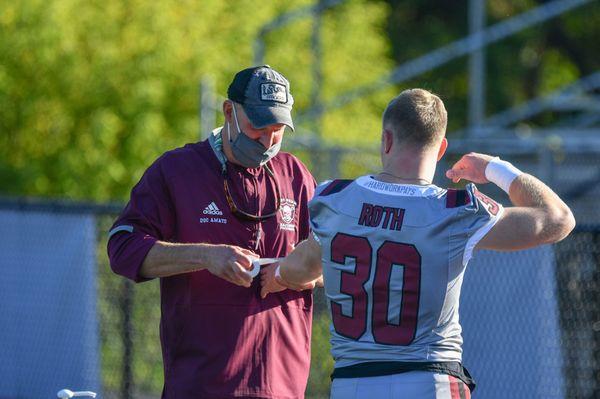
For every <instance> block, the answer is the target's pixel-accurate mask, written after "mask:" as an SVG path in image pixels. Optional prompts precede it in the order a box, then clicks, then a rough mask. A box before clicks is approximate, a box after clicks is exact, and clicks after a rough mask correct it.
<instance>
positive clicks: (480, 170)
mask: <svg viewBox="0 0 600 399" xmlns="http://www.w3.org/2000/svg"><path fill="white" fill-rule="evenodd" d="M492 159H494V157H492V156H490V155H486V154H478V153H476V152H471V153H469V154H466V155H463V157H462V158H461V159H459V161H458V162H456V163H455V164H454V166H452V169H450V170H448V171H446V177H447V178H448V179H452V181H453V182H454V183H458V182H459V181H460V180H461V179H465V180H469V181H472V182H473V183H478V184H482V183H489V180H488V179H487V178H486V177H485V168H486V167H487V165H488V163H489V162H490V161H491V160H492Z"/></svg>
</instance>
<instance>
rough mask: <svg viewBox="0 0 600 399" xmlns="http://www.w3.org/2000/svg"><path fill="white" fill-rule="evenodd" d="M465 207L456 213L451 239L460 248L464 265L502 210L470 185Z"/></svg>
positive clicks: (467, 189) (467, 188)
mask: <svg viewBox="0 0 600 399" xmlns="http://www.w3.org/2000/svg"><path fill="white" fill-rule="evenodd" d="M465 191H466V193H467V196H468V199H467V205H465V206H463V207H460V208H459V209H458V210H457V212H458V214H457V223H456V224H455V229H454V234H453V237H454V238H455V239H457V240H458V241H459V242H460V245H461V246H462V253H463V256H462V263H463V265H466V264H467V263H468V262H469V260H470V259H471V257H472V256H473V249H474V248H475V246H476V245H477V243H478V242H479V241H481V239H482V238H483V237H485V235H486V234H487V233H488V232H489V231H490V230H491V229H492V227H494V225H495V224H496V223H497V222H498V220H500V218H501V217H502V213H503V212H504V208H503V207H502V205H501V204H499V203H498V202H496V201H494V200H493V199H491V198H490V197H488V196H487V195H485V194H483V193H482V192H480V191H479V190H478V189H477V187H476V186H475V185H474V184H472V183H470V184H468V185H467V187H466V190H465Z"/></svg>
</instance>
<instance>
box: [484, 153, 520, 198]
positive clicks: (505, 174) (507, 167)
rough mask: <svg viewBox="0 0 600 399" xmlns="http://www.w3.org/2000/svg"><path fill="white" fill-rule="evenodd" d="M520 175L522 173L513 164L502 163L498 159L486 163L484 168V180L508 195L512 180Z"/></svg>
mask: <svg viewBox="0 0 600 399" xmlns="http://www.w3.org/2000/svg"><path fill="white" fill-rule="evenodd" d="M522 174H523V172H521V171H520V170H519V169H517V168H516V167H515V166H514V165H513V164H511V163H510V162H506V161H502V160H501V159H500V158H498V157H496V158H494V159H492V160H491V161H490V162H488V164H487V166H486V168H485V178H486V179H488V180H489V181H490V182H492V183H494V184H495V185H497V186H498V187H500V188H501V189H502V190H504V191H505V192H506V193H507V194H509V190H510V185H511V184H512V182H513V180H515V179H516V178H517V177H519V176H521V175H522Z"/></svg>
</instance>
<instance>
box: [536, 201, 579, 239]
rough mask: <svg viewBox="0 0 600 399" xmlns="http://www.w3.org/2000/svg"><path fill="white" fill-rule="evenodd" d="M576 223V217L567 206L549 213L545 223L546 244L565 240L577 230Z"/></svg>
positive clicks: (564, 205) (556, 208) (563, 205)
mask: <svg viewBox="0 0 600 399" xmlns="http://www.w3.org/2000/svg"><path fill="white" fill-rule="evenodd" d="M575 223H576V222H575V216H573V212H571V209H570V208H569V207H568V206H567V205H566V204H562V206H559V207H555V208H553V209H552V210H550V211H548V212H547V216H546V220H545V221H544V224H545V226H544V229H543V231H544V234H543V236H544V237H543V238H544V242H545V243H548V244H553V243H555V242H559V241H561V240H563V239H565V238H566V237H567V236H568V235H569V234H570V233H571V231H573V229H574V228H575Z"/></svg>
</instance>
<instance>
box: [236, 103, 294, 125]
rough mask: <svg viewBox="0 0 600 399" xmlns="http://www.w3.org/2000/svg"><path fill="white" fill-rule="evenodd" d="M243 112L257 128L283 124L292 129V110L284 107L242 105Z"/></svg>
mask: <svg viewBox="0 0 600 399" xmlns="http://www.w3.org/2000/svg"><path fill="white" fill-rule="evenodd" d="M242 107H243V108H244V112H246V116H247V117H248V119H250V122H252V126H254V127H255V128H257V129H262V128H264V127H267V126H269V125H277V124H280V123H281V124H284V125H286V126H288V127H289V128H290V129H292V130H294V122H292V111H291V109H289V108H286V107H265V106H260V105H255V106H253V105H244V104H242Z"/></svg>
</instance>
